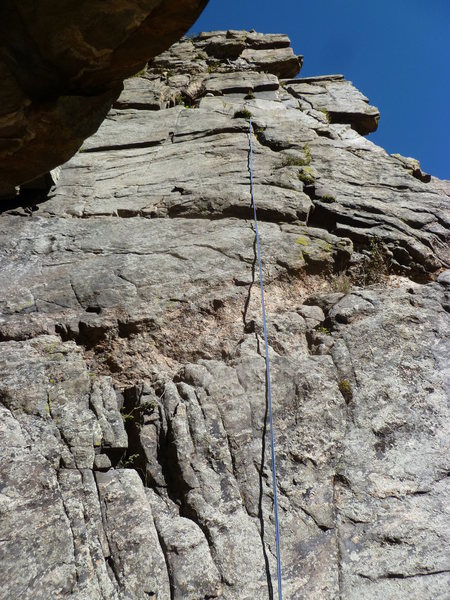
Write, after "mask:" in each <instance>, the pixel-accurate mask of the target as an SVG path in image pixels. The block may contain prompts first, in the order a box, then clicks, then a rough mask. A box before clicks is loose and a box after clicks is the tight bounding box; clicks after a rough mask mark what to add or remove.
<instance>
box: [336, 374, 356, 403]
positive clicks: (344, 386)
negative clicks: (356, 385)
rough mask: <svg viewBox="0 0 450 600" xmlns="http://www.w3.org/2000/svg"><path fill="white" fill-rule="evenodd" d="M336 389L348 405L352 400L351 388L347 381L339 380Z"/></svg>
mask: <svg viewBox="0 0 450 600" xmlns="http://www.w3.org/2000/svg"><path fill="white" fill-rule="evenodd" d="M338 388H339V391H340V392H341V394H342V395H343V396H344V400H345V401H346V403H347V404H348V403H349V402H350V401H351V400H352V399H353V392H352V387H351V385H350V381H349V380H348V379H339V381H338Z"/></svg>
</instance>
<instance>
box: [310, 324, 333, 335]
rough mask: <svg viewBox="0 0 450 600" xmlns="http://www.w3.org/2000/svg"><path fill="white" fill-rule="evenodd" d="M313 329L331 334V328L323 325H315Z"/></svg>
mask: <svg viewBox="0 0 450 600" xmlns="http://www.w3.org/2000/svg"><path fill="white" fill-rule="evenodd" d="M314 329H315V330H316V331H317V333H323V334H324V335H331V329H330V328H329V327H325V325H316V327H314Z"/></svg>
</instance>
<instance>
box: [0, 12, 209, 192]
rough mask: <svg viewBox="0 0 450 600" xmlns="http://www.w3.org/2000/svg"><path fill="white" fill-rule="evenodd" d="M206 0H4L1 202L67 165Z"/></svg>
mask: <svg viewBox="0 0 450 600" xmlns="http://www.w3.org/2000/svg"><path fill="white" fill-rule="evenodd" d="M206 3H207V0H182V1H181V2H180V0H175V1H174V0H104V1H103V2H90V1H87V0H81V1H78V2H60V1H59V0H32V1H31V2H30V1H29V0H3V1H2V4H1V6H0V38H1V43H0V79H1V82H2V84H1V88H0V197H1V196H2V195H3V196H4V195H14V188H15V186H17V185H19V184H22V183H25V182H27V181H30V180H32V179H34V178H36V177H38V176H41V175H43V174H45V173H46V172H47V171H50V170H51V169H53V168H54V167H56V166H57V165H60V164H61V163H63V162H65V161H67V160H68V159H69V158H70V157H71V156H73V154H74V153H75V152H76V151H77V150H78V148H79V147H80V145H81V144H82V142H83V140H84V139H86V138H87V137H88V136H89V135H92V134H93V133H94V132H95V131H96V130H97V128H98V126H99V125H100V123H101V122H102V121H103V119H104V118H105V116H106V114H107V112H108V110H109V109H110V107H111V103H112V102H113V100H115V98H117V96H118V94H119V93H120V90H121V84H122V81H123V80H124V79H125V78H126V77H130V76H131V75H133V74H134V73H136V72H138V71H139V70H140V69H142V67H143V66H144V65H145V63H146V62H147V61H148V59H149V58H151V57H153V56H156V55H157V54H159V53H160V52H162V51H163V50H165V49H167V48H168V47H169V46H170V45H171V44H172V43H173V42H175V41H176V40H177V39H179V38H180V36H181V35H183V34H184V33H185V32H186V31H187V30H188V29H189V27H190V26H191V25H192V23H193V22H194V21H195V19H196V18H197V17H198V15H199V14H200V12H201V10H202V9H203V8H204V6H205V5H206Z"/></svg>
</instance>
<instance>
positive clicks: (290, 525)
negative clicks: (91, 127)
mask: <svg viewBox="0 0 450 600" xmlns="http://www.w3.org/2000/svg"><path fill="white" fill-rule="evenodd" d="M301 63H302V58H301V57H298V56H296V55H295V54H294V53H293V51H292V49H291V48H290V42H289V39H288V38H287V37H286V36H284V35H263V34H258V33H255V32H242V31H228V32H212V33H203V34H200V35H199V36H198V37H196V38H194V39H187V38H183V39H182V40H181V41H179V42H178V43H176V44H175V45H174V46H172V47H171V49H170V50H168V51H166V52H164V53H163V54H161V55H159V56H158V57H157V58H155V59H154V60H153V61H152V62H151V64H150V67H149V68H148V69H147V71H146V73H145V74H143V75H142V76H140V77H135V78H132V79H128V80H127V81H126V82H125V87H124V91H123V92H122V94H121V95H120V97H119V98H118V99H117V100H116V102H115V104H114V106H113V108H112V110H111V111H110V112H109V114H108V116H107V118H106V120H105V121H104V123H103V125H102V126H101V127H100V129H99V131H98V132H97V133H96V134H95V135H94V136H92V137H91V138H89V139H88V140H86V142H85V143H84V145H83V147H82V149H81V151H80V152H79V153H78V154H76V155H75V156H74V157H73V158H72V159H71V160H70V161H69V162H67V163H66V164H65V165H64V166H63V167H62V169H61V173H60V177H59V180H58V183H57V184H56V185H55V186H54V187H53V188H52V190H51V191H50V193H48V194H41V195H39V194H38V193H37V192H32V193H28V194H22V196H21V197H19V198H17V199H16V200H15V201H14V202H10V203H9V204H8V205H5V207H4V209H3V213H2V214H1V216H0V236H1V241H2V243H1V250H0V289H1V297H0V310H1V315H0V400H1V404H0V411H1V415H2V416H1V420H0V428H1V445H2V450H1V458H0V480H1V488H0V490H1V491H0V513H1V519H0V555H1V570H2V574H1V580H2V582H3V583H2V587H1V589H0V599H1V600H9V599H11V598H21V599H33V600H41V599H42V600H46V599H49V598H64V599H66V598H67V599H69V598H70V599H74V600H75V599H77V600H97V599H98V600H100V599H104V600H112V599H114V600H125V599H126V600H138V599H139V600H144V599H148V598H155V599H156V598H158V599H159V600H169V599H171V600H200V599H206V598H210V599H211V598H223V599H224V600H227V599H229V600H244V599H247V600H256V599H258V600H259V599H263V598H267V599H270V598H276V597H277V596H276V591H274V589H273V587H274V586H273V580H274V575H275V571H276V569H275V558H274V547H275V546H274V525H273V515H272V500H273V498H272V492H271V465H270V459H269V453H268V437H267V434H268V432H267V406H266V398H265V393H266V390H265V371H264V369H265V361H264V350H263V344H262V325H261V315H260V303H259V291H258V286H257V281H256V275H255V264H256V256H255V232H254V229H253V225H252V221H251V206H250V189H249V162H248V159H249V122H248V117H249V115H250V114H251V116H252V121H253V128H252V133H251V135H252V136H253V147H254V158H253V162H254V178H255V198H256V202H257V205H258V211H259V219H260V232H261V238H262V254H263V263H264V264H263V266H264V276H265V287H266V302H267V310H268V321H269V344H270V357H271V364H272V378H273V381H272V387H273V400H274V418H275V438H276V447H277V466H278V472H279V481H278V484H279V494H280V525H281V544H282V545H281V549H282V564H283V569H284V571H283V579H284V586H285V597H286V598H288V599H292V600H293V599H296V600H297V599H298V600H300V599H302V600H336V599H340V600H369V599H370V600H381V599H382V600H406V599H408V600H412V599H414V600H419V599H420V600H445V599H446V598H448V589H449V573H450V563H449V553H448V547H449V542H450V530H449V522H450V520H449V515H448V512H447V513H446V512H445V511H446V508H445V507H446V501H447V505H448V494H449V477H448V475H449V456H450V454H449V452H448V439H449V436H448V422H449V421H448V418H449V414H448V400H449V364H450V360H449V359H450V348H449V344H448V336H449V333H450V315H449V312H450V270H448V268H449V263H450V255H449V246H448V236H449V229H450V227H449V226H450V218H449V212H448V200H449V196H450V183H449V182H445V181H439V180H437V179H435V178H434V177H431V176H429V175H427V174H425V173H423V172H422V170H421V169H420V165H419V164H418V163H417V161H415V160H413V159H409V158H404V157H401V156H399V155H394V156H392V155H389V154H387V153H386V152H385V151H384V150H383V149H382V148H380V147H377V146H376V145H374V144H373V143H372V142H370V141H369V140H368V139H366V138H365V137H364V135H365V134H367V133H369V132H371V131H373V130H375V128H376V126H377V123H378V118H379V113H378V110H377V109H376V108H374V107H372V106H370V105H369V103H368V100H367V98H365V97H364V96H363V95H362V94H361V93H360V92H359V91H358V90H357V89H355V87H354V86H353V85H352V84H351V83H350V82H349V81H346V80H345V79H344V77H343V76H341V75H330V76H327V77H323V76H322V77H317V78H303V79H302V78H295V77H296V76H297V74H298V72H299V69H300V67H301ZM275 587H276V586H275Z"/></svg>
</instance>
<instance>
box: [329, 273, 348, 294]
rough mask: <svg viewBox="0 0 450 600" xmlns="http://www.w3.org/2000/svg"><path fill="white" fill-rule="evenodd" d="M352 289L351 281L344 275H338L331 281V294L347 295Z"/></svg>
mask: <svg viewBox="0 0 450 600" xmlns="http://www.w3.org/2000/svg"><path fill="white" fill-rule="evenodd" d="M351 287H352V280H351V279H350V277H349V276H348V275H345V273H339V275H337V276H336V277H334V279H332V281H331V289H332V290H333V292H341V293H342V294H349V293H350V290H351Z"/></svg>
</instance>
